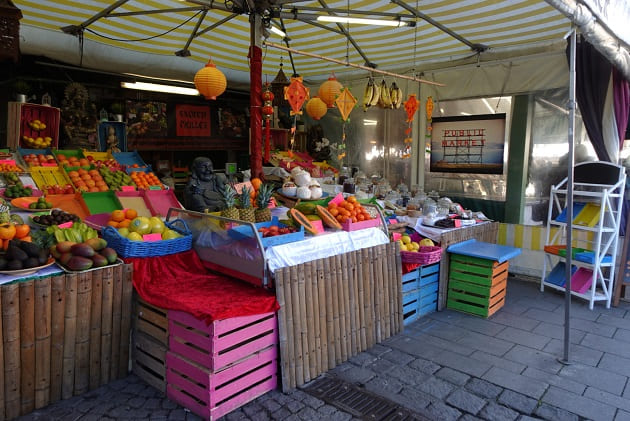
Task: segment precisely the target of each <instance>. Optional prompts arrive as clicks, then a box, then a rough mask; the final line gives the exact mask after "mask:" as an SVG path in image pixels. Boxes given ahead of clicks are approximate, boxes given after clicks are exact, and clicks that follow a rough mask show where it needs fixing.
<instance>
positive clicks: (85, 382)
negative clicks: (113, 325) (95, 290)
mask: <svg viewBox="0 0 630 421" xmlns="http://www.w3.org/2000/svg"><path fill="white" fill-rule="evenodd" d="M92 272H94V271H89V272H83V273H80V274H79V278H78V282H77V335H76V339H75V351H74V354H75V358H76V362H75V366H74V394H75V395H81V394H83V393H85V392H87V391H88V389H89V385H90V321H91V318H90V317H91V315H90V313H91V308H90V303H91V301H92Z"/></svg>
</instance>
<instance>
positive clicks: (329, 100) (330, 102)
mask: <svg viewBox="0 0 630 421" xmlns="http://www.w3.org/2000/svg"><path fill="white" fill-rule="evenodd" d="M342 89H343V85H342V84H341V83H339V81H338V80H337V78H336V77H335V74H334V73H333V74H332V76H331V77H329V78H328V80H327V81H326V82H324V83H322V85H321V86H320V87H319V91H318V92H317V96H319V97H320V98H321V100H322V101H324V103H326V106H327V107H328V108H333V107H334V106H335V99H337V96H339V93H341V90H342Z"/></svg>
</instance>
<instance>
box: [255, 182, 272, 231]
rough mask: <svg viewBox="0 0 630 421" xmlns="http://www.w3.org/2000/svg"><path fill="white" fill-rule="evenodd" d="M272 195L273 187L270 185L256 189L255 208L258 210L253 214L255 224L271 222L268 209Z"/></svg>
mask: <svg viewBox="0 0 630 421" xmlns="http://www.w3.org/2000/svg"><path fill="white" fill-rule="evenodd" d="M272 194H273V186H272V185H271V184H263V185H261V186H260V188H259V189H258V196H256V206H258V209H256V211H255V212H254V213H255V215H256V222H267V221H271V209H269V201H270V200H271V195H272Z"/></svg>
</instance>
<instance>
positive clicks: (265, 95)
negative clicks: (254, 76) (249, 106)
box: [262, 90, 273, 101]
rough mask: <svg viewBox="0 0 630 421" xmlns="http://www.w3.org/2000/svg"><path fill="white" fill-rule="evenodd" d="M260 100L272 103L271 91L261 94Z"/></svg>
mask: <svg viewBox="0 0 630 421" xmlns="http://www.w3.org/2000/svg"><path fill="white" fill-rule="evenodd" d="M262 100H263V101H273V92H271V91H268V90H267V91H263V93H262Z"/></svg>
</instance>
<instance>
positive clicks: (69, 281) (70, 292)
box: [61, 273, 79, 399]
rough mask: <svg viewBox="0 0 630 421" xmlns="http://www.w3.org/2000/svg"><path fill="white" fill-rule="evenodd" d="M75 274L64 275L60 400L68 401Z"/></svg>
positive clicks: (73, 340) (74, 329) (72, 358)
mask: <svg viewBox="0 0 630 421" xmlns="http://www.w3.org/2000/svg"><path fill="white" fill-rule="evenodd" d="M78 277H79V275H77V274H76V273H69V274H67V275H66V290H65V294H66V311H65V326H64V342H63V379H62V385H61V398H62V399H69V398H71V397H72V395H73V393H74V370H75V367H74V362H75V355H76V354H75V343H76V337H77V282H78Z"/></svg>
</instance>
